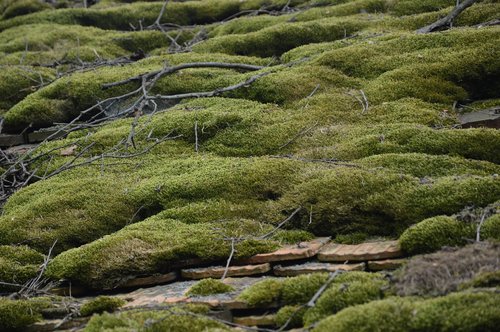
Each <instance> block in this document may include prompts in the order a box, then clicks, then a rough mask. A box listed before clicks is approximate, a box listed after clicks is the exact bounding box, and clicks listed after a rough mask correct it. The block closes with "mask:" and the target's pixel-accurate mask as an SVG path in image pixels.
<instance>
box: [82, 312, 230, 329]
mask: <svg viewBox="0 0 500 332" xmlns="http://www.w3.org/2000/svg"><path fill="white" fill-rule="evenodd" d="M139 329H140V330H144V331H151V332H153V331H154V332H156V331H158V332H159V331H165V330H168V331H173V332H183V331H195V332H196V331H200V332H201V331H211V330H214V331H220V330H222V331H224V330H227V327H226V326H225V325H223V324H222V323H219V322H217V321H216V320H214V319H210V318H207V317H203V316H202V315H200V314H197V313H193V312H191V311H189V310H186V309H177V308H169V307H165V310H150V311H147V310H146V311H143V310H141V311H127V312H122V313H119V314H109V313H104V314H102V315H94V316H93V317H92V318H91V319H90V321H89V323H88V324H87V326H86V327H85V329H84V331H85V332H98V331H99V332H100V331H130V330H139Z"/></svg>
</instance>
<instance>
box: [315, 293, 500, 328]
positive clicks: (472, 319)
mask: <svg viewBox="0 0 500 332" xmlns="http://www.w3.org/2000/svg"><path fill="white" fill-rule="evenodd" d="M499 301H500V297H499V296H498V294H495V293H456V294H450V295H448V296H445V297H439V298H435V299H429V300H420V301H416V300H415V299H412V298H389V299H386V300H380V301H372V302H370V303H367V304H363V305H358V306H354V307H350V308H347V309H344V310H342V311H340V312H339V313H338V314H336V315H333V316H330V317H328V318H326V319H324V320H322V321H321V322H320V323H319V324H318V325H317V326H316V327H315V328H314V330H313V331H333V330H335V331H352V330H353V329H354V330H356V331H373V330H384V331H430V330H434V331H490V330H491V331H493V330H494V329H495V328H496V324H498V314H497V310H496V307H497V306H498V303H499Z"/></svg>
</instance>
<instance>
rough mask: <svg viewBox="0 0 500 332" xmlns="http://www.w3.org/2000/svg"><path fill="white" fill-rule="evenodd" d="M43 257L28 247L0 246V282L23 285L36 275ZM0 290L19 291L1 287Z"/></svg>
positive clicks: (4, 286)
mask: <svg viewBox="0 0 500 332" xmlns="http://www.w3.org/2000/svg"><path fill="white" fill-rule="evenodd" d="M43 260H44V257H43V255H42V254H40V253H39V252H37V251H35V250H33V249H31V248H29V247H28V246H13V245H11V246H0V266H1V267H2V269H1V270H0V281H3V282H8V283H14V284H20V285H24V283H25V282H27V281H28V280H30V279H31V278H34V277H35V276H36V275H37V272H38V270H39V267H40V265H41V264H42V263H43ZM0 290H2V291H3V290H19V288H17V287H15V288H13V287H9V286H6V285H1V286H0Z"/></svg>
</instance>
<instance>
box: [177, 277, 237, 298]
mask: <svg viewBox="0 0 500 332" xmlns="http://www.w3.org/2000/svg"><path fill="white" fill-rule="evenodd" d="M233 290H234V288H233V287H232V286H231V285H227V284H225V283H223V282H222V281H220V280H216V279H211V278H208V279H203V280H201V281H198V282H197V283H196V284H195V285H194V286H193V287H191V288H190V289H189V290H188V292H187V293H186V295H188V296H207V295H213V294H221V293H228V292H231V291H233Z"/></svg>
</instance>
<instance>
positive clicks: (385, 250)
mask: <svg viewBox="0 0 500 332" xmlns="http://www.w3.org/2000/svg"><path fill="white" fill-rule="evenodd" d="M399 257H403V252H402V251H401V247H400V246H399V242H398V241H384V242H367V243H361V244H357V245H349V244H337V243H330V244H328V245H326V246H324V247H323V248H322V249H321V250H320V252H319V253H318V259H319V260H320V261H323V262H348V261H353V262H364V261H370V260H381V259H388V258H399Z"/></svg>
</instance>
